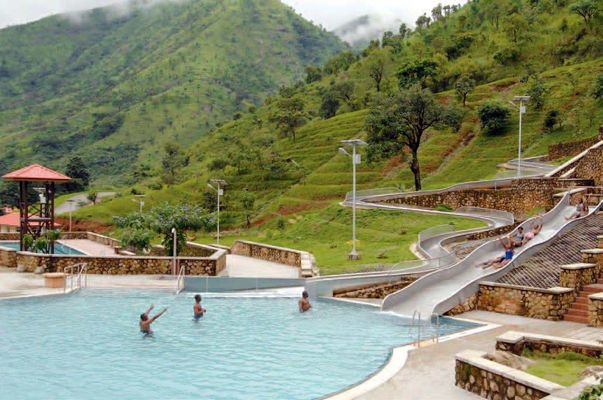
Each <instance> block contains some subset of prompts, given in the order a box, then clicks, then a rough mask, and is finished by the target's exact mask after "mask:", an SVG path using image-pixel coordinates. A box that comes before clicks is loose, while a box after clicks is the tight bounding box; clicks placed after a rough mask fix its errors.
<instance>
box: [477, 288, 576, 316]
mask: <svg viewBox="0 0 603 400" xmlns="http://www.w3.org/2000/svg"><path fill="white" fill-rule="evenodd" d="M575 300H576V293H575V292H574V290H573V289H569V288H553V289H538V288H527V287H522V286H513V285H505V284H500V283H494V282H484V283H481V284H480V287H479V294H478V303H477V309H478V310H485V311H493V312H498V313H503V314H511V315H520V316H524V317H529V318H538V319H548V320H552V321H559V320H562V319H563V315H565V313H566V312H567V310H568V309H569V308H570V307H571V305H572V303H573V302H574V301H575Z"/></svg>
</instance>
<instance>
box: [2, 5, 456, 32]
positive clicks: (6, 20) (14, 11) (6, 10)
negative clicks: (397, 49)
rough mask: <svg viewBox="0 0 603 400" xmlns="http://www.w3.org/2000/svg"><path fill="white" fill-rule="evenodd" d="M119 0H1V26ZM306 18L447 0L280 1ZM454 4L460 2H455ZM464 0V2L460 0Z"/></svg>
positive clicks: (335, 18) (408, 9) (385, 13)
mask: <svg viewBox="0 0 603 400" xmlns="http://www.w3.org/2000/svg"><path fill="white" fill-rule="evenodd" d="M119 1H120V0H0V27H4V26H7V25H17V24H23V23H25V22H29V21H35V20H37V19H40V18H42V17H45V16H47V15H52V14H57V13H64V12H68V11H78V10H86V9H89V8H94V7H98V6H103V5H107V4H112V3H116V2H119ZM283 2H284V3H287V4H290V5H292V6H293V7H294V8H295V9H297V10H298V11H299V12H301V13H302V14H303V15H304V16H305V17H306V18H308V19H310V20H312V21H314V22H316V23H318V24H322V25H323V26H325V27H326V28H328V29H334V28H337V27H338V26H339V25H341V24H343V23H345V22H347V21H349V20H351V19H353V18H355V17H358V16H361V15H364V14H376V15H380V16H382V17H384V19H387V20H395V19H400V20H403V21H406V22H412V21H415V20H416V18H417V17H418V16H419V15H421V14H423V13H424V12H427V13H429V10H431V8H432V7H433V6H434V5H435V4H437V3H438V2H441V3H443V4H446V3H448V4H452V3H454V1H446V0H440V1H438V0H283ZM456 2H457V3H458V2H460V1H456ZM463 2H464V1H463Z"/></svg>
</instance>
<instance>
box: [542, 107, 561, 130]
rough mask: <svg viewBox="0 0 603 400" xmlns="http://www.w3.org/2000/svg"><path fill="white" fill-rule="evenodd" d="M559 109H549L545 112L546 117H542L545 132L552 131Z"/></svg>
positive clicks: (557, 120) (557, 121) (556, 122)
mask: <svg viewBox="0 0 603 400" xmlns="http://www.w3.org/2000/svg"><path fill="white" fill-rule="evenodd" d="M559 115H560V113H559V110H550V111H549V112H547V113H546V117H545V118H544V130H545V131H547V132H552V131H553V129H555V125H557V124H558V123H559Z"/></svg>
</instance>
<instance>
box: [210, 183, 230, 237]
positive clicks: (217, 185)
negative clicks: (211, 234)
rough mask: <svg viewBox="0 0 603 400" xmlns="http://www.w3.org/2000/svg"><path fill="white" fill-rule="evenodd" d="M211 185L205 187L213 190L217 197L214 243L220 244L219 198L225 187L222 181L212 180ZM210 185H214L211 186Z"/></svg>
mask: <svg viewBox="0 0 603 400" xmlns="http://www.w3.org/2000/svg"><path fill="white" fill-rule="evenodd" d="M210 182H211V183H208V184H207V187H208V188H210V189H212V190H214V191H215V192H216V193H217V195H218V196H217V197H218V208H217V224H216V225H217V235H216V243H217V244H220V196H223V195H224V189H223V188H224V186H226V185H227V183H226V181H225V180H223V179H212V180H210ZM212 183H213V184H214V185H215V186H214V185H212Z"/></svg>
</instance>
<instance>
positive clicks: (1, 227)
mask: <svg viewBox="0 0 603 400" xmlns="http://www.w3.org/2000/svg"><path fill="white" fill-rule="evenodd" d="M20 226H21V221H20V220H19V213H18V212H10V213H8V214H5V215H0V233H17V232H19V227H20Z"/></svg>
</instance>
